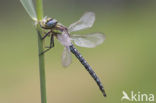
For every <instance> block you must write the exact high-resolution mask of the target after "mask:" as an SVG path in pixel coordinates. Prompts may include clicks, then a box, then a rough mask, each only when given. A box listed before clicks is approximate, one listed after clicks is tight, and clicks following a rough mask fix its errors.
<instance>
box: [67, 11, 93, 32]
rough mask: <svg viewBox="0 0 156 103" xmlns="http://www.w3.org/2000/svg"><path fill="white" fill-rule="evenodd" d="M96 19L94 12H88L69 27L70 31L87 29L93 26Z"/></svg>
mask: <svg viewBox="0 0 156 103" xmlns="http://www.w3.org/2000/svg"><path fill="white" fill-rule="evenodd" d="M94 21H95V14H94V13H93V12H86V13H85V14H84V15H83V16H82V17H81V18H80V20H78V21H77V22H75V23H73V24H71V25H70V26H69V28H68V31H69V32H74V31H79V30H83V29H87V28H90V27H92V26H93V24H94Z"/></svg>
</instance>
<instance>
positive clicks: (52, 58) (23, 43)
mask: <svg viewBox="0 0 156 103" xmlns="http://www.w3.org/2000/svg"><path fill="white" fill-rule="evenodd" d="M86 11H93V12H95V14H96V22H95V24H94V26H93V28H91V29H88V30H84V31H82V32H79V33H89V32H96V31H97V32H103V33H105V35H106V40H105V42H104V43H103V44H102V45H100V46H98V47H96V48H94V49H87V48H80V47H77V49H78V50H79V51H80V52H81V54H82V55H83V56H84V57H85V58H86V60H87V61H88V63H89V64H90V65H91V66H92V68H93V69H94V71H95V72H96V73H97V75H98V76H99V77H100V79H101V81H102V83H103V84H104V87H105V90H106V92H107V95H108V97H107V98H104V97H103V96H102V94H101V92H100V91H99V89H98V87H97V85H96V83H95V82H94V81H93V79H92V78H91V77H90V75H89V74H88V72H86V70H85V69H84V67H83V66H82V65H81V64H80V63H79V61H78V60H77V59H76V58H75V57H74V56H73V63H72V64H71V65H70V66H69V67H68V68H65V69H64V68H63V67H62V66H61V55H62V50H63V47H62V46H61V45H60V44H59V43H58V41H57V40H55V48H54V49H52V50H51V51H50V52H48V53H47V54H46V56H45V61H46V79H47V81H46V82H47V100H48V103H121V97H122V91H123V90H124V91H126V92H127V93H128V94H129V95H130V91H134V92H136V93H137V92H138V91H140V92H141V93H147V94H149V93H152V94H155V95H156V80H155V79H156V1H155V0H44V14H45V16H50V17H54V18H56V19H57V20H58V21H60V22H61V23H63V24H64V25H66V26H68V25H69V24H71V23H73V22H75V21H76V20H78V19H79V18H80V16H81V15H82V14H83V13H84V12H86ZM0 24H1V25H0V103H40V85H39V84H40V83H39V70H38V48H37V34H36V31H35V30H34V27H33V21H32V20H31V19H30V17H29V16H28V14H27V13H26V12H25V10H24V8H23V7H22V5H21V4H20V2H19V0H1V1H0ZM126 102H127V101H126V100H125V101H124V103H126ZM127 103H129V102H127Z"/></svg>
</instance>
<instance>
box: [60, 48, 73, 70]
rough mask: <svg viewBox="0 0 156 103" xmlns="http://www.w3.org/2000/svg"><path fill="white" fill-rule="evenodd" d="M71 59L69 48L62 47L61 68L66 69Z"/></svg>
mask: <svg viewBox="0 0 156 103" xmlns="http://www.w3.org/2000/svg"><path fill="white" fill-rule="evenodd" d="M71 61H72V58H71V52H70V49H69V47H64V51H63V54H62V65H63V67H67V66H69V65H70V64H71Z"/></svg>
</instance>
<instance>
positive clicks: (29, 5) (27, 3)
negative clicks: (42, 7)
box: [20, 0, 37, 21]
mask: <svg viewBox="0 0 156 103" xmlns="http://www.w3.org/2000/svg"><path fill="white" fill-rule="evenodd" d="M20 2H21V3H22V5H23V7H24V8H25V10H26V11H27V13H28V14H29V16H30V17H31V18H32V19H33V20H34V21H37V16H36V12H35V9H34V5H33V2H32V0H20Z"/></svg>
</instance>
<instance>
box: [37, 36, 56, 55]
mask: <svg viewBox="0 0 156 103" xmlns="http://www.w3.org/2000/svg"><path fill="white" fill-rule="evenodd" d="M53 47H54V35H53V34H52V35H51V38H50V46H49V47H47V48H48V49H46V50H45V51H43V52H42V53H40V55H42V54H44V53H46V52H47V51H49V50H50V49H51V48H53Z"/></svg>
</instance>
